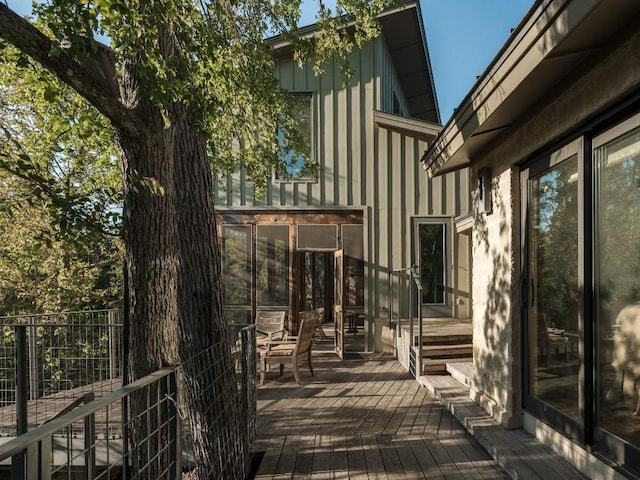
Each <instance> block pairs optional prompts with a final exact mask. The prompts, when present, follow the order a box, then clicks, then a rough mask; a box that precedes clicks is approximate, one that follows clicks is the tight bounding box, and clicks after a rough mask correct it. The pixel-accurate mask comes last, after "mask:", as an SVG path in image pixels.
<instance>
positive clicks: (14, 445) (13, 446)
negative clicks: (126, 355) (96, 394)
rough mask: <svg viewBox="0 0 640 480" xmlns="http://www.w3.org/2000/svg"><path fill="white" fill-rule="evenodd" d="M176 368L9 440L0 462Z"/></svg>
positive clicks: (1, 451)
mask: <svg viewBox="0 0 640 480" xmlns="http://www.w3.org/2000/svg"><path fill="white" fill-rule="evenodd" d="M177 368H178V367H165V368H161V369H160V370H156V371H155V372H152V373H150V374H149V375H147V376H145V377H143V378H141V379H139V380H136V381H135V382H132V383H130V384H128V385H125V386H124V387H120V388H118V389H117V390H114V391H113V392H111V393H108V394H106V395H105V396H103V397H100V398H98V399H96V400H94V401H93V402H91V403H88V404H86V405H83V406H81V407H78V408H77V409H75V410H73V411H71V412H68V413H65V414H64V415H62V416H60V417H58V418H55V419H53V420H51V421H50V422H47V423H45V424H43V425H41V426H40V427H39V428H37V429H35V430H31V431H29V432H27V433H24V434H22V435H20V436H18V437H15V438H13V439H12V440H9V441H8V442H7V443H5V444H3V445H0V460H4V459H6V458H9V457H12V456H14V455H17V454H19V453H21V452H22V451H23V450H24V449H25V448H27V446H28V445H32V444H34V443H36V442H40V441H42V440H44V439H45V438H47V437H50V436H51V435H53V434H54V433H56V432H58V431H60V430H62V429H63V428H64V427H66V426H67V425H70V424H72V423H75V422H78V421H80V420H82V419H83V418H85V417H87V416H89V415H92V414H94V413H96V412H97V411H98V410H100V409H102V408H104V407H106V406H107V405H109V404H111V403H114V402H116V401H118V400H122V399H123V398H125V397H127V396H128V395H130V394H132V393H134V392H135V391H136V390H139V389H141V388H144V387H148V386H149V385H151V384H153V383H154V382H157V381H159V380H162V379H163V378H165V377H168V376H169V375H171V373H173V372H174V371H175V370H176V369H177Z"/></svg>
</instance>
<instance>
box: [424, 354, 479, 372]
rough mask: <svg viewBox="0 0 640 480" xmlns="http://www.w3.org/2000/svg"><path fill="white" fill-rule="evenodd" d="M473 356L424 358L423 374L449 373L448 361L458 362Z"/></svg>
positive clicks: (466, 360)
mask: <svg viewBox="0 0 640 480" xmlns="http://www.w3.org/2000/svg"><path fill="white" fill-rule="evenodd" d="M469 360H471V357H468V358H442V359H437V358H424V359H423V360H422V374H423V375H448V374H449V372H447V363H456V362H468V361H469Z"/></svg>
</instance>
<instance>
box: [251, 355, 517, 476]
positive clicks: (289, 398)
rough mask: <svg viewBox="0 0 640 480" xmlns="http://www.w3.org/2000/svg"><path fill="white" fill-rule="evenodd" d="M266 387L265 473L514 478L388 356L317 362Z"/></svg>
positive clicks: (271, 379) (261, 421)
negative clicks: (297, 375) (297, 377)
mask: <svg viewBox="0 0 640 480" xmlns="http://www.w3.org/2000/svg"><path fill="white" fill-rule="evenodd" d="M313 364H314V372H315V376H313V377H312V376H311V375H310V373H309V371H308V370H307V371H305V370H304V368H303V370H302V372H301V384H300V385H298V384H296V382H295V380H294V378H293V373H292V372H291V371H290V370H287V369H286V368H285V372H284V375H283V376H279V372H278V369H275V368H274V369H273V371H271V372H268V373H267V379H266V382H265V384H264V385H262V386H260V387H259V388H258V443H257V445H258V447H263V448H265V449H266V450H265V451H264V452H263V453H264V456H263V460H262V462H261V464H260V466H259V469H258V472H257V474H256V477H255V478H256V479H267V478H296V479H297V478H311V479H346V478H350V479H359V478H363V479H364V478H367V479H387V480H396V479H420V478H430V479H432V478H433V479H439V478H441V479H479V480H489V479H505V478H509V477H508V476H507V475H506V474H505V473H504V471H503V470H502V469H501V468H500V467H498V466H497V464H496V463H495V462H493V461H492V460H491V457H490V456H489V455H488V454H487V452H486V451H484V450H483V448H482V447H481V446H480V445H479V444H478V443H477V442H475V441H474V440H473V438H472V437H471V436H470V435H468V434H466V432H465V430H464V428H463V427H462V425H460V424H459V423H458V421H457V420H456V419H455V418H454V417H453V415H451V414H450V413H449V412H448V411H447V410H446V408H444V407H443V405H442V404H441V403H440V402H439V401H438V400H436V398H435V397H434V396H433V395H432V394H431V393H430V392H429V391H428V390H427V389H426V388H423V387H421V386H420V385H419V384H418V383H417V382H416V381H415V379H413V378H412V377H411V376H410V375H409V374H408V373H407V372H406V371H404V369H403V367H402V366H401V365H400V364H399V363H398V362H397V361H396V360H395V359H394V358H393V357H392V356H390V355H388V354H350V355H348V358H347V359H345V360H340V359H339V358H338V357H337V356H335V355H332V354H329V353H318V354H315V355H314V358H313Z"/></svg>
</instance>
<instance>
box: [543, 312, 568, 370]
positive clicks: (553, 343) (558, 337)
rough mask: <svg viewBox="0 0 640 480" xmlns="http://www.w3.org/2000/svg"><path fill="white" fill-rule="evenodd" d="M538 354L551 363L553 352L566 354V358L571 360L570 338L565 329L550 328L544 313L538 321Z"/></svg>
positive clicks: (546, 363)
mask: <svg viewBox="0 0 640 480" xmlns="http://www.w3.org/2000/svg"><path fill="white" fill-rule="evenodd" d="M536 326H537V334H538V335H537V336H538V354H539V355H540V359H541V360H542V361H543V362H544V363H543V365H549V358H550V357H551V354H552V353H555V354H556V355H560V354H564V356H565V360H566V361H567V362H568V361H569V343H568V342H569V339H568V338H567V337H566V336H565V334H564V330H558V329H555V328H548V327H547V322H546V319H545V317H544V315H542V316H540V317H539V318H538V322H537V325H536Z"/></svg>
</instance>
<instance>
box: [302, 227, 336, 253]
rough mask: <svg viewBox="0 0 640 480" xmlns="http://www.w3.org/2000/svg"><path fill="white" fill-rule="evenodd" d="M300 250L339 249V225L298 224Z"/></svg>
mask: <svg viewBox="0 0 640 480" xmlns="http://www.w3.org/2000/svg"><path fill="white" fill-rule="evenodd" d="M297 238H298V250H316V251H325V252H327V251H334V250H337V249H338V225H333V224H330V225H323V224H302V225H298V236H297Z"/></svg>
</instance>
